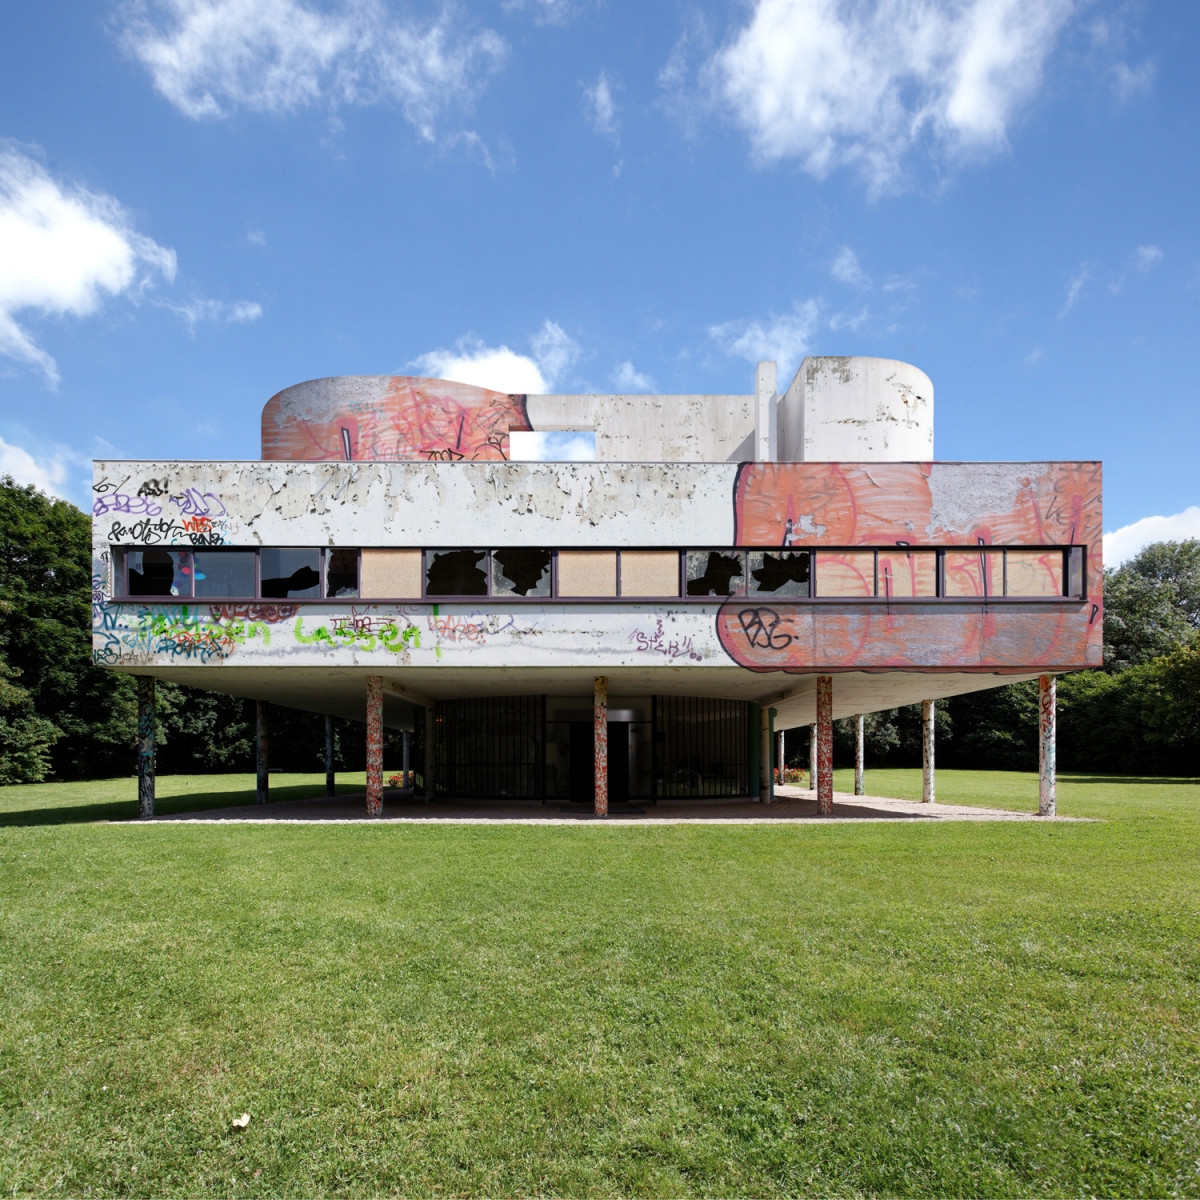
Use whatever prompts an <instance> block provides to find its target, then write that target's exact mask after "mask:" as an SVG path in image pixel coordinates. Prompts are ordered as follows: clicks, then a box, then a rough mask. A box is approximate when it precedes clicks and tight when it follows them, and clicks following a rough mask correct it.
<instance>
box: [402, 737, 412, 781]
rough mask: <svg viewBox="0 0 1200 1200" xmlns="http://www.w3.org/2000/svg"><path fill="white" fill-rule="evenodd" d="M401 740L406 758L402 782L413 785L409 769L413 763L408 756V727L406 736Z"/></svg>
mask: <svg viewBox="0 0 1200 1200" xmlns="http://www.w3.org/2000/svg"><path fill="white" fill-rule="evenodd" d="M401 741H402V742H403V744H404V759H403V777H402V778H401V780H400V783H401V785H402V786H403V787H412V780H411V779H410V778H409V771H410V770H411V766H412V763H411V760H410V758H409V756H408V730H407V729H406V730H405V731H404V736H403V738H402V739H401Z"/></svg>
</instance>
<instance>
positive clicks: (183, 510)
mask: <svg viewBox="0 0 1200 1200" xmlns="http://www.w3.org/2000/svg"><path fill="white" fill-rule="evenodd" d="M169 499H170V501H171V503H172V504H174V505H175V507H176V508H178V509H179V513H180V515H181V516H184V517H210V516H216V517H223V516H224V515H225V513H226V508H225V505H224V504H222V503H221V498H220V497H219V496H217V495H214V494H213V493H212V492H201V491H200V490H199V489H197V488H187V489H186V490H185V491H183V492H181V493H180V494H179V495H178V496H171V497H169Z"/></svg>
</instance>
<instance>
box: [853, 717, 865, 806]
mask: <svg viewBox="0 0 1200 1200" xmlns="http://www.w3.org/2000/svg"><path fill="white" fill-rule="evenodd" d="M863 742H864V738H863V719H862V713H859V714H858V716H857V717H855V718H854V794H855V795H856V796H865V795H866V794H867V785H866V780H865V779H864V778H863V774H864V767H865V764H864V762H863V759H864V756H865V747H864V745H863Z"/></svg>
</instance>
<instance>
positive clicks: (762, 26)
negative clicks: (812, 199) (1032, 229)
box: [708, 0, 1075, 190]
mask: <svg viewBox="0 0 1200 1200" xmlns="http://www.w3.org/2000/svg"><path fill="white" fill-rule="evenodd" d="M1074 7H1075V0H873V2H872V0H867V2H865V3H852V2H850V0H757V2H756V3H755V5H754V10H753V13H752V15H751V17H750V21H749V24H748V25H746V26H745V27H744V28H743V29H741V30H740V31H739V32H738V33H737V35H736V36H735V37H734V38H733V39H732V40H731V41H730V42H729V43H727V44H726V45H725V46H724V47H723V48H722V49H721V50H720V51H718V52H717V54H716V55H715V56H714V57H713V58H712V59H711V60H710V64H709V68H708V78H709V80H710V83H711V85H712V88H713V90H714V92H715V94H716V96H717V97H718V99H719V101H720V102H722V103H723V104H724V105H726V106H727V107H728V109H729V111H730V112H731V113H732V114H733V116H734V119H735V120H736V121H737V122H738V123H739V124H740V125H741V126H742V127H743V128H744V129H745V130H746V132H747V133H748V134H749V136H750V138H751V141H752V143H753V146H754V148H755V151H756V152H757V153H758V154H759V155H760V156H761V157H762V158H764V159H768V160H771V159H782V158H795V159H798V160H799V161H800V163H801V164H802V165H803V167H804V168H805V169H806V170H807V171H809V172H810V173H812V174H813V175H816V176H818V177H823V176H825V175H827V174H828V173H829V172H830V171H832V170H834V169H835V168H836V167H839V166H842V165H847V164H850V165H854V166H856V167H857V168H858V169H859V170H861V171H862V173H863V174H864V175H865V176H866V178H867V179H868V180H869V182H870V185H871V187H872V188H873V189H874V190H880V189H884V188H887V187H889V186H892V185H895V184H896V183H897V181H898V179H899V176H900V173H901V164H902V161H903V159H904V157H905V155H906V154H907V153H908V152H909V151H910V150H911V149H912V148H913V147H914V146H915V145H916V144H917V143H918V142H919V141H921V140H922V139H928V140H929V142H930V144H932V145H934V146H936V147H937V148H938V149H939V150H941V151H942V152H943V153H945V154H947V155H950V156H958V155H961V154H964V153H976V154H978V153H988V152H994V151H996V150H997V149H999V148H1001V147H1002V146H1003V145H1004V144H1005V139H1006V135H1007V130H1008V128H1009V126H1010V124H1011V123H1012V121H1013V119H1014V117H1015V116H1016V115H1017V113H1018V112H1019V110H1020V108H1021V106H1022V105H1023V104H1024V103H1025V102H1027V101H1028V100H1029V99H1030V97H1031V96H1033V95H1034V93H1035V92H1036V91H1037V89H1038V86H1039V84H1040V82H1041V78H1042V73H1043V70H1044V67H1045V63H1046V60H1047V58H1048V57H1049V55H1050V53H1051V51H1052V50H1053V48H1054V45H1055V43H1056V41H1057V39H1058V36H1059V34H1060V32H1061V30H1062V28H1063V25H1064V24H1065V23H1066V21H1067V19H1068V17H1069V16H1070V15H1071V13H1072V11H1073V10H1074Z"/></svg>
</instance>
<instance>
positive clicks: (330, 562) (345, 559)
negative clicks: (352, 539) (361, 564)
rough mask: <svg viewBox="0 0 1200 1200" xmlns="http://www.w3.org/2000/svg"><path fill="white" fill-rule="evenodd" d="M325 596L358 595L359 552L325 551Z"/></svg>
mask: <svg viewBox="0 0 1200 1200" xmlns="http://www.w3.org/2000/svg"><path fill="white" fill-rule="evenodd" d="M325 595H326V596H330V597H338V596H357V595H358V551H357V550H326V551H325Z"/></svg>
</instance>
